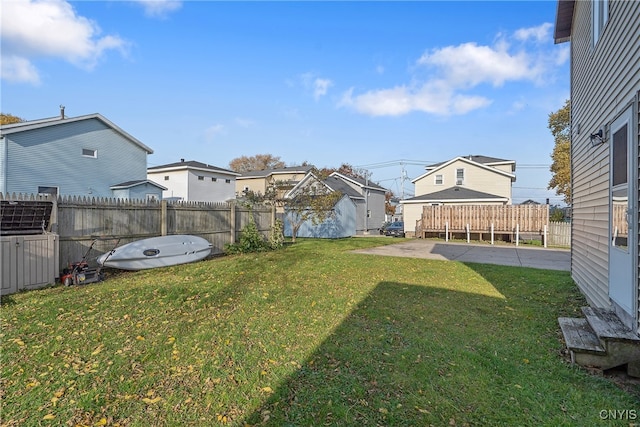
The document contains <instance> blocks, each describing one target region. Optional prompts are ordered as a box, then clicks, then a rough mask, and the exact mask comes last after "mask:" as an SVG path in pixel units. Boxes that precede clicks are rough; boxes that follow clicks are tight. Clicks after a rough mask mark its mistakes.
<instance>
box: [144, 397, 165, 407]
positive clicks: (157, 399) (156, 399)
mask: <svg viewBox="0 0 640 427" xmlns="http://www.w3.org/2000/svg"><path fill="white" fill-rule="evenodd" d="M161 400H162V398H161V397H156V398H155V399H149V398H148V397H145V398H144V399H142V401H143V402H144V403H146V404H147V405H153V404H154V403H158V402H160V401H161Z"/></svg>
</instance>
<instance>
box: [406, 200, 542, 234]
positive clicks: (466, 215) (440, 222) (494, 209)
mask: <svg viewBox="0 0 640 427" xmlns="http://www.w3.org/2000/svg"><path fill="white" fill-rule="evenodd" d="M548 223H549V206H548V205H462V206H454V205H441V206H425V207H424V208H423V210H422V217H421V218H420V219H419V220H418V221H416V237H425V236H426V234H428V233H444V232H445V231H449V232H462V231H469V232H472V233H488V232H491V231H492V230H493V231H494V232H495V233H497V234H498V233H515V231H516V229H518V230H519V231H520V232H526V233H542V232H543V230H544V227H545V226H546V225H547V224H548Z"/></svg>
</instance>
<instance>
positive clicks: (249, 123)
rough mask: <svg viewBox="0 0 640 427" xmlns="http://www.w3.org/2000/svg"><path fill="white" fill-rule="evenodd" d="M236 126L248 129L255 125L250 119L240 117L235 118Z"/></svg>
mask: <svg viewBox="0 0 640 427" xmlns="http://www.w3.org/2000/svg"><path fill="white" fill-rule="evenodd" d="M236 124H237V125H238V126H240V127H243V128H249V127H251V126H253V125H254V124H255V122H254V121H253V120H251V119H244V118H242V117H236Z"/></svg>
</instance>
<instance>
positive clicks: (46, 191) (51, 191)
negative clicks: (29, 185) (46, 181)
mask: <svg viewBox="0 0 640 427" xmlns="http://www.w3.org/2000/svg"><path fill="white" fill-rule="evenodd" d="M38 194H39V195H51V196H57V195H58V187H47V186H44V185H42V186H38Z"/></svg>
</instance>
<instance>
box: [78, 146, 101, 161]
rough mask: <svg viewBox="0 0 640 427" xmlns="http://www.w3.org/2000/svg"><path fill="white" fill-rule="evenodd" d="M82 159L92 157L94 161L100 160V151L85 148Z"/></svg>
mask: <svg viewBox="0 0 640 427" xmlns="http://www.w3.org/2000/svg"><path fill="white" fill-rule="evenodd" d="M82 157H91V158H94V159H97V158H98V150H93V149H91V148H83V149H82Z"/></svg>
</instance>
